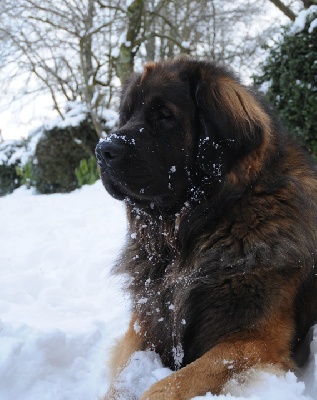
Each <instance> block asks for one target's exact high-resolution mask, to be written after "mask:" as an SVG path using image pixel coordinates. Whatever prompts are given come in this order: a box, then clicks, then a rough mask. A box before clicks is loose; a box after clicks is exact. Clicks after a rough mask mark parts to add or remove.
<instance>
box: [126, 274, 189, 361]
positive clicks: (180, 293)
mask: <svg viewBox="0 0 317 400" xmlns="http://www.w3.org/2000/svg"><path fill="white" fill-rule="evenodd" d="M152 267H153V266H152ZM169 269H171V270H172V268H166V269H165V273H164V274H163V276H161V277H160V278H157V277H156V278H153V277H151V274H150V273H149V274H147V275H146V276H144V277H143V279H142V278H141V279H140V277H139V278H136V279H134V282H132V285H131V288H132V290H133V289H134V290H133V292H132V293H133V304H134V312H135V314H136V315H137V318H138V319H137V321H136V323H135V326H134V328H135V331H136V332H137V333H138V334H139V335H140V336H141V337H142V339H143V343H144V349H145V348H150V349H152V350H154V351H156V352H157V353H159V354H160V356H161V358H162V361H163V363H164V364H165V365H166V366H168V367H170V368H172V369H179V368H180V367H181V365H182V362H183V357H184V350H183V335H184V330H185V328H186V323H187V321H186V309H185V308H184V299H185V298H186V288H185V286H184V284H182V282H181V280H184V278H183V277H182V278H179V279H177V277H175V276H172V273H171V272H168V271H169ZM135 289H137V290H135Z"/></svg>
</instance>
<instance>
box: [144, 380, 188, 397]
mask: <svg viewBox="0 0 317 400" xmlns="http://www.w3.org/2000/svg"><path fill="white" fill-rule="evenodd" d="M179 389H180V388H179V387H178V385H177V380H176V379H173V378H171V377H168V378H165V379H162V380H161V381H159V382H157V383H154V385H152V386H151V387H150V389H148V390H147V391H146V392H145V393H144V394H143V395H142V396H141V399H140V400H185V399H187V397H186V396H185V397H184V395H182V393H181V390H179Z"/></svg>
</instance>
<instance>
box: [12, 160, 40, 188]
mask: <svg viewBox="0 0 317 400" xmlns="http://www.w3.org/2000/svg"><path fill="white" fill-rule="evenodd" d="M15 170H16V174H17V175H18V177H19V178H20V184H21V185H25V186H26V187H27V188H28V189H30V187H31V186H34V183H35V182H33V164H32V161H28V162H27V163H26V164H25V165H23V166H21V165H18V166H17V167H15Z"/></svg>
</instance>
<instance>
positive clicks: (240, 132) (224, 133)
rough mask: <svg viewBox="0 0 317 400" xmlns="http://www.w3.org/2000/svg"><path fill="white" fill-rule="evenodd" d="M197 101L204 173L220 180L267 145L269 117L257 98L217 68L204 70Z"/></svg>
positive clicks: (197, 80) (198, 81)
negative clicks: (236, 165) (231, 169)
mask: <svg viewBox="0 0 317 400" xmlns="http://www.w3.org/2000/svg"><path fill="white" fill-rule="evenodd" d="M194 97H195V102H196V107H197V115H198V120H199V124H200V138H199V149H198V161H199V165H200V167H201V169H203V170H204V172H206V173H208V174H210V175H215V176H219V177H220V176H221V175H223V174H224V173H225V172H227V171H228V170H230V168H231V167H232V166H233V165H234V164H235V163H236V162H238V161H241V159H243V158H245V157H246V156H247V155H249V154H251V153H252V152H254V151H255V150H256V149H259V147H261V146H262V144H263V143H266V142H267V140H268V138H269V136H270V129H271V128H270V117H269V115H268V114H267V113H266V112H265V110H264V109H263V108H262V106H261V104H260V103H259V102H258V101H257V100H256V97H255V96H254V95H253V94H252V93H251V92H250V91H249V90H248V89H246V88H245V87H243V86H242V85H241V84H240V83H239V82H238V81H237V80H236V79H235V78H234V77H232V76H231V75H230V74H228V73H227V72H225V71H224V70H222V69H219V68H217V67H212V68H210V67H209V68H207V67H201V68H200V69H199V72H198V73H197V74H196V78H195V89H194Z"/></svg>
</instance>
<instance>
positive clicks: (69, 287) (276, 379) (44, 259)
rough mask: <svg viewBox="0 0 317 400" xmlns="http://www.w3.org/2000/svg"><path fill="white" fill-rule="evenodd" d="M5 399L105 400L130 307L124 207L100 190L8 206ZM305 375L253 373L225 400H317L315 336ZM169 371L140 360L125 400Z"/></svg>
mask: <svg viewBox="0 0 317 400" xmlns="http://www.w3.org/2000/svg"><path fill="white" fill-rule="evenodd" d="M0 226H1V230H0V246H1V251H0V265H1V270H0V287H1V295H0V399H3V400H22V399H23V400H53V399H54V400H97V399H98V398H99V399H100V398H101V397H102V395H103V394H104V393H105V392H106V391H107V387H108V385H109V374H108V371H107V366H106V360H107V357H108V351H109V348H110V347H111V345H112V343H113V341H114V339H115V338H116V337H118V336H120V335H121V334H122V333H123V332H124V330H125V329H126V327H127V323H128V319H129V305H128V299H126V298H124V295H123V293H122V292H121V289H120V282H119V278H117V277H111V276H110V274H109V271H110V269H111V266H112V265H113V262H114V260H115V257H116V255H117V254H118V252H119V249H120V247H121V246H122V244H123V241H124V236H125V230H126V223H125V216H124V210H123V206H122V204H121V203H120V202H117V201H115V200H113V199H112V198H110V196H109V195H107V193H106V192H105V190H104V189H103V188H102V185H101V183H100V181H99V182H97V183H96V184H95V185H93V186H91V187H83V188H82V189H80V190H76V191H75V192H73V193H70V194H54V195H41V196H40V195H33V194H32V192H31V191H30V190H26V189H25V188H24V187H22V188H20V189H18V190H16V191H15V192H14V193H13V194H12V195H9V196H6V197H3V198H0ZM311 349H312V354H311V358H310V361H309V364H308V366H307V367H306V368H305V370H304V371H303V375H302V376H300V377H295V375H294V374H293V373H291V372H289V373H287V374H286V375H284V376H276V375H274V374H272V373H270V372H268V371H257V372H255V371H254V372H250V376H249V379H248V383H247V384H246V385H245V386H240V385H239V384H237V383H236V382H234V381H233V382H231V383H230V392H231V394H230V395H226V396H215V395H212V394H206V395H205V396H203V397H196V399H200V398H213V399H219V400H224V399H226V400H234V399H240V400H242V399H249V400H284V399H287V400H312V399H314V400H317V327H316V328H315V332H314V340H313V342H312V344H311ZM169 373H171V371H169V370H168V369H167V368H164V367H163V365H162V364H161V361H160V359H159V357H158V356H157V355H156V354H154V353H149V352H137V353H135V354H134V355H133V357H132V359H131V362H130V364H129V365H127V367H126V369H125V370H124V371H123V372H122V374H121V377H120V380H119V383H118V384H119V385H121V388H122V391H123V393H124V396H123V397H122V399H124V400H130V399H131V400H132V399H136V398H137V397H138V396H140V395H141V393H142V392H143V391H144V390H145V389H147V388H148V387H149V386H150V385H151V384H153V383H154V382H156V381H157V380H159V379H162V378H163V377H164V376H167V375H168V374H169Z"/></svg>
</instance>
